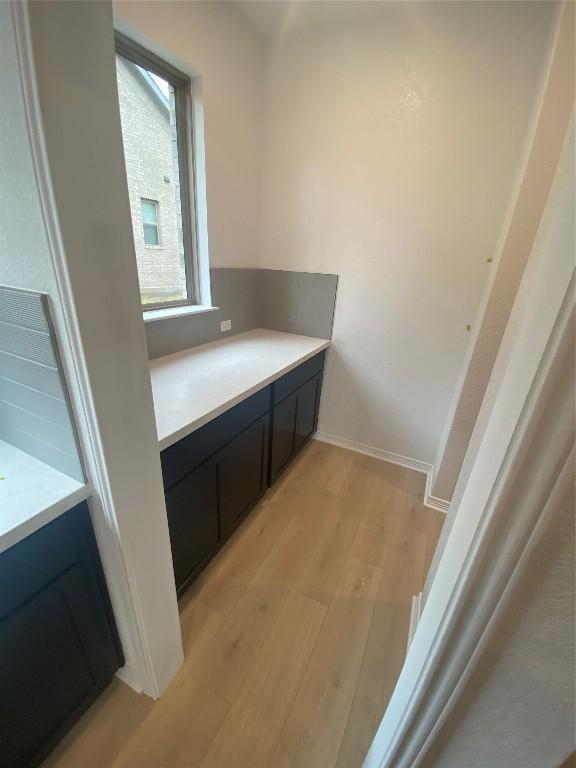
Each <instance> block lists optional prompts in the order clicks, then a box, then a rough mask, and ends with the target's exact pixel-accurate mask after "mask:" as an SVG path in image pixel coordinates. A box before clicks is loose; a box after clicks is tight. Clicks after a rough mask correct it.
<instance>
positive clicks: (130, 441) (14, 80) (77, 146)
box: [1, 2, 182, 695]
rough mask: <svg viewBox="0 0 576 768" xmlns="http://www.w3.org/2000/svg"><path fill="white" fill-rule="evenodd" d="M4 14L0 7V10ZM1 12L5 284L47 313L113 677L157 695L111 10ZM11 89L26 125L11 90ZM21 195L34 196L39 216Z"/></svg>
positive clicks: (155, 564) (156, 541) (161, 556)
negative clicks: (10, 160)
mask: <svg viewBox="0 0 576 768" xmlns="http://www.w3.org/2000/svg"><path fill="white" fill-rule="evenodd" d="M27 8H28V9H29V17H30V33H31V34H30V36H28V35H27V29H26V11H27ZM10 10H11V6H10V5H9V4H2V7H1V11H2V14H3V15H6V16H8V15H9V13H10ZM14 13H15V16H14V18H15V19H17V20H19V23H18V25H17V29H16V30H12V29H10V31H9V32H8V35H12V37H14V35H15V34H16V35H17V37H18V39H19V41H20V46H21V50H22V66H21V67H20V70H19V71H20V73H21V74H22V76H23V78H24V80H23V85H24V88H23V89H22V91H21V90H19V88H20V82H19V80H18V74H19V73H18V68H17V67H16V64H15V62H13V67H12V70H8V72H6V71H5V59H4V58H3V68H2V73H1V74H2V82H4V78H8V89H9V90H11V91H12V93H13V94H14V96H13V97H12V98H11V99H10V101H9V102H8V103H9V104H11V105H13V106H14V111H10V112H9V121H11V120H13V121H14V125H13V126H11V127H10V134H9V139H10V144H9V145H7V146H6V147H4V146H3V149H6V151H3V154H2V156H3V157H5V156H10V155H11V154H12V152H14V153H16V158H17V159H22V161H23V164H22V168H19V167H16V168H15V169H14V177H15V178H16V179H19V181H18V184H20V183H22V184H24V182H25V183H26V189H25V190H23V191H22V193H21V198H20V199H18V200H14V201H13V202H12V210H13V211H14V215H15V216H16V217H17V222H18V224H19V226H20V227H21V230H22V231H21V232H20V233H18V232H17V233H16V234H15V237H14V238H13V240H12V249H11V251H9V252H8V258H9V260H10V263H11V264H12V270H14V271H16V272H18V274H19V281H18V284H19V285H24V286H25V287H36V288H43V287H46V289H47V290H48V291H49V293H50V296H51V298H52V300H53V302H54V305H55V307H56V308H57V313H58V318H59V321H60V326H59V330H60V338H61V341H62V346H63V351H64V354H65V359H66V361H67V363H68V365H67V369H68V376H69V381H70V384H71V385H72V395H73V398H74V404H75V406H76V413H77V416H78V423H79V428H80V436H81V443H82V448H83V452H84V456H85V459H86V463H87V471H88V477H89V480H90V482H91V484H92V488H93V491H94V495H93V497H92V498H91V500H90V508H91V512H92V517H93V520H94V524H95V530H96V535H97V537H98V542H99V544H100V547H101V553H102V556H103V564H104V569H105V572H106V577H107V580H108V584H109V588H110V593H111V598H112V603H113V607H114V613H115V615H116V619H117V623H118V628H119V631H120V636H121V640H122V644H123V648H124V652H125V655H126V662H127V664H126V667H125V669H124V673H123V674H124V679H126V680H127V681H128V682H129V683H130V684H131V685H132V686H133V687H135V688H137V689H144V690H145V691H146V692H148V693H150V694H151V695H157V694H158V693H160V692H161V691H162V690H163V689H164V687H165V686H166V685H167V684H168V682H169V681H170V679H171V678H172V676H173V675H174V674H175V673H176V671H177V669H178V668H179V666H180V664H181V662H182V644H181V636H180V626H179V617H178V609H177V603H176V592H175V587H174V578H173V573H172V558H171V552H170V542H169V536H168V525H167V520H166V511H165V504H164V493H163V486H162V475H161V470H160V460H159V452H158V443H157V435H156V424H155V420H154V409H153V402H152V391H151V385H150V377H149V371H148V361H147V357H146V346H145V338H144V329H143V323H142V315H141V309H140V300H139V290H138V277H137V273H136V258H135V252H134V243H133V238H132V231H131V227H130V208H129V201H128V188H127V183H126V175H125V170H124V163H123V157H122V138H121V132H120V116H119V110H118V103H117V98H116V74H115V62H114V37H113V26H112V8H111V4H110V3H109V2H98V3H74V2H73V3H70V2H50V3H44V2H33V3H30V4H29V5H28V6H25V5H24V4H17V3H15V4H14ZM2 21H3V22H4V21H5V19H2ZM1 26H2V29H4V24H2V25H1ZM3 42H4V41H3ZM2 50H3V53H4V51H5V50H10V48H8V49H5V48H4V46H3V47H2ZM12 52H13V46H12ZM31 57H33V62H32V60H31ZM35 88H37V100H36V98H35V95H34V89H35ZM22 92H24V93H26V94H27V101H26V103H27V105H28V109H29V115H28V117H29V119H28V120H25V117H24V114H23V111H22V97H21V95H16V94H21V93H22ZM3 104H4V102H3ZM3 111H4V110H3ZM28 128H29V129H30V130H31V131H32V140H33V144H32V146H33V149H34V156H35V159H36V162H37V164H36V166H35V167H33V166H32V161H31V155H30V145H29V144H28V134H27V129H28ZM48 168H49V175H48V174H47V172H46V171H47V169H48ZM21 174H22V176H21ZM38 185H39V186H38ZM32 189H37V190H40V192H41V199H42V209H40V205H39V202H38V192H36V193H34V192H32ZM28 205H30V206H31V211H29V210H28ZM22 209H23V210H22ZM44 216H45V217H46V225H47V228H46V229H44V223H43V217H44ZM40 222H42V224H40ZM29 230H30V232H29ZM28 235H30V238H29V239H28ZM28 248H30V249H31V250H32V252H33V253H34V254H35V256H34V259H33V260H32V259H29V260H28V257H27V255H26V249H28ZM36 254H37V256H36ZM3 257H4V254H3ZM12 260H13V261H12Z"/></svg>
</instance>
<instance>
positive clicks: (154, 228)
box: [140, 197, 160, 245]
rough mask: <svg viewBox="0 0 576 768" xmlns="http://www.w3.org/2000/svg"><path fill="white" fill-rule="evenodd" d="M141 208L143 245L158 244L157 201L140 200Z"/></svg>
mask: <svg viewBox="0 0 576 768" xmlns="http://www.w3.org/2000/svg"><path fill="white" fill-rule="evenodd" d="M140 207H141V209H142V227H143V229H144V244H145V245H160V235H159V234H158V201H157V200H146V198H144V197H143V198H142V199H141V200H140Z"/></svg>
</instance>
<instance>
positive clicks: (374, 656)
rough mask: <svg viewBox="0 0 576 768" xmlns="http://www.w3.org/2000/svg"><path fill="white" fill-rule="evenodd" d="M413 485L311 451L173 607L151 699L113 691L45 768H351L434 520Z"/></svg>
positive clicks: (349, 458)
mask: <svg viewBox="0 0 576 768" xmlns="http://www.w3.org/2000/svg"><path fill="white" fill-rule="evenodd" d="M423 492H424V477H423V475H420V474H418V473H416V472H412V471H409V470H406V469H403V468H401V467H397V466H394V465H391V464H386V463H384V462H381V461H378V460H376V459H372V458H369V457H366V456H362V455H359V454H355V453H351V452H350V451H346V450H343V449H340V448H335V447H333V446H329V445H326V444H323V443H319V442H316V441H312V442H311V443H310V444H309V445H308V446H307V447H306V448H305V449H304V451H303V452H302V453H301V454H300V456H299V457H298V459H297V460H296V461H295V462H294V464H293V466H292V467H291V468H290V469H289V470H288V472H287V473H286V474H285V475H284V476H283V477H282V479H281V480H280V481H279V482H278V483H277V485H276V486H275V487H274V489H273V490H272V491H270V492H269V493H268V494H267V496H266V497H265V499H264V500H263V501H262V502H261V503H260V504H259V506H258V507H257V508H256V509H255V510H254V512H253V513H252V514H251V515H250V517H249V518H248V519H247V520H246V521H245V523H244V524H243V525H242V527H241V528H240V529H239V530H238V531H237V533H236V534H235V535H234V537H233V538H232V539H231V541H230V542H229V543H228V544H227V545H226V547H225V548H224V549H223V550H222V551H221V553H220V554H219V555H218V557H217V558H216V559H215V560H214V561H213V562H212V563H211V564H210V566H209V567H208V568H207V569H206V571H205V572H204V573H203V574H202V576H201V577H200V578H199V579H198V581H197V582H196V583H195V584H194V585H193V587H192V588H191V589H190V590H189V591H188V593H187V594H186V595H185V597H184V598H183V600H182V601H181V605H180V609H181V618H182V633H183V640H184V648H185V655H186V661H185V664H184V667H183V668H182V669H181V670H180V672H179V674H178V675H177V678H176V679H175V680H174V681H173V682H172V684H171V685H170V687H169V689H168V690H167V691H166V693H165V694H164V695H163V696H162V698H161V699H159V700H158V701H156V702H153V701H151V700H150V699H148V698H146V697H144V696H138V695H137V694H136V693H134V692H133V691H132V690H130V689H129V688H127V687H126V686H125V685H123V684H122V683H120V682H119V681H117V680H115V681H114V682H113V683H112V685H111V686H110V687H109V689H108V690H107V691H106V693H105V694H104V695H103V696H102V697H101V698H100V699H99V700H98V701H97V702H96V704H95V705H94V706H93V707H92V708H91V710H90V711H89V712H88V713H87V714H86V715H85V716H84V718H83V719H82V720H81V721H80V722H79V723H78V724H77V726H76V727H75V728H74V729H73V731H72V732H71V733H70V734H69V735H68V736H67V737H66V739H65V740H64V742H63V743H62V744H61V745H60V746H59V747H58V748H57V750H56V752H55V753H53V755H52V756H51V757H50V758H49V759H48V761H47V762H46V763H45V767H46V768H48V766H49V767H50V768H288V767H290V766H292V767H295V766H297V767H298V768H360V766H361V765H362V761H363V758H364V756H365V754H366V751H367V749H368V747H369V745H370V742H371V740H372V737H373V735H374V732H375V730H376V728H377V726H378V724H379V722H380V720H381V718H382V715H383V714H384V711H385V709H386V706H387V703H388V700H389V698H390V695H391V693H392V690H393V688H394V685H395V682H396V679H397V676H398V674H399V671H400V668H401V666H402V663H403V659H404V654H405V649H406V637H407V632H408V621H409V610H410V600H411V598H412V595H413V594H415V593H417V592H419V591H420V590H421V589H422V586H423V584H424V579H425V575H426V572H427V569H428V567H429V564H430V561H431V558H432V554H433V552H434V547H435V545H436V541H437V539H438V535H439V533H440V528H441V525H442V522H443V515H442V514H441V513H439V512H434V511H433V510H430V509H427V508H426V507H424V506H423V505H422V495H423Z"/></svg>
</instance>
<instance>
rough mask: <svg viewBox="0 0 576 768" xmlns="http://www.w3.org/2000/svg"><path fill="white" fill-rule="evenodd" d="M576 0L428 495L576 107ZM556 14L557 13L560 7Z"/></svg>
mask: <svg viewBox="0 0 576 768" xmlns="http://www.w3.org/2000/svg"><path fill="white" fill-rule="evenodd" d="M574 9H575V6H574V3H571V2H568V3H566V4H565V5H564V7H563V8H562V9H561V10H562V13H560V14H559V16H558V23H557V24H556V23H555V25H554V26H555V34H554V42H553V44H552V45H551V49H550V53H551V56H550V64H549V66H546V67H545V68H544V69H545V72H544V73H543V74H544V75H546V76H545V77H544V78H543V82H542V89H541V96H539V97H538V101H539V104H538V105H537V107H538V108H537V109H535V111H534V115H533V117H534V121H533V126H532V127H531V129H530V130H529V135H528V137H527V138H528V141H527V142H526V146H525V147H524V150H523V155H524V158H523V160H522V161H521V163H520V168H519V171H520V172H519V174H518V178H517V181H516V184H515V191H514V194H513V195H512V196H511V200H510V206H509V210H508V212H507V214H506V226H505V228H504V231H503V242H502V245H501V246H499V247H498V249H497V254H496V258H495V263H494V270H493V272H492V274H491V275H490V280H489V281H488V284H487V286H486V290H485V295H484V297H483V299H482V302H481V305H480V308H479V311H478V318H477V322H476V324H475V328H474V332H473V334H472V340H471V344H470V346H469V348H468V350H467V354H466V359H465V361H464V365H463V368H462V371H461V374H460V377H459V381H458V385H457V386H456V389H455V392H454V398H453V401H452V403H451V406H450V409H449V415H448V418H447V420H446V424H445V426H444V431H443V434H442V438H441V440H440V444H439V447H438V452H437V455H436V459H435V461H434V479H433V483H432V494H433V495H434V496H436V497H440V498H441V499H451V498H452V495H453V493H454V488H455V485H456V480H457V479H458V475H459V473H460V469H461V467H462V462H463V460H464V455H465V453H466V449H467V447H468V443H469V441H470V436H471V434H472V431H473V429H474V425H475V423H476V419H477V417H478V412H479V410H480V406H481V404H482V401H483V398H484V395H485V392H486V387H487V384H488V380H489V378H490V374H491V371H492V366H493V365H494V361H495V359H496V355H497V353H498V348H499V346H500V343H501V341H502V337H503V335H504V330H505V328H506V323H507V321H508V317H509V316H510V311H511V309H512V305H513V303H514V298H515V296H516V292H517V290H518V286H519V284H520V281H521V279H522V275H523V272H524V269H525V266H526V262H527V259H528V256H529V254H530V251H531V249H532V245H533V243H534V238H535V236H536V232H537V230H538V226H539V224H540V220H541V218H542V213H543V211H544V207H545V205H546V200H547V197H548V194H549V192H550V188H551V185H552V180H553V178H554V173H555V170H556V167H557V165H558V159H559V157H560V153H561V151H562V147H563V144H564V139H565V136H566V132H567V129H568V124H569V122H570V116H571V113H572V110H573V107H574V93H575V90H574ZM559 10H560V8H559Z"/></svg>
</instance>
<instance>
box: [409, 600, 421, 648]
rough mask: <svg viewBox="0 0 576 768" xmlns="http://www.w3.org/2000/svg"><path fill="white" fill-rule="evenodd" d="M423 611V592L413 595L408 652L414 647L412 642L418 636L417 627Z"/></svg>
mask: <svg viewBox="0 0 576 768" xmlns="http://www.w3.org/2000/svg"><path fill="white" fill-rule="evenodd" d="M421 611H422V592H418V594H417V595H412V604H411V605H410V624H409V625H408V642H407V645H406V652H408V649H409V648H410V646H411V645H412V640H413V638H414V635H415V634H416V627H417V626H418V622H419V621H420V612H421Z"/></svg>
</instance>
